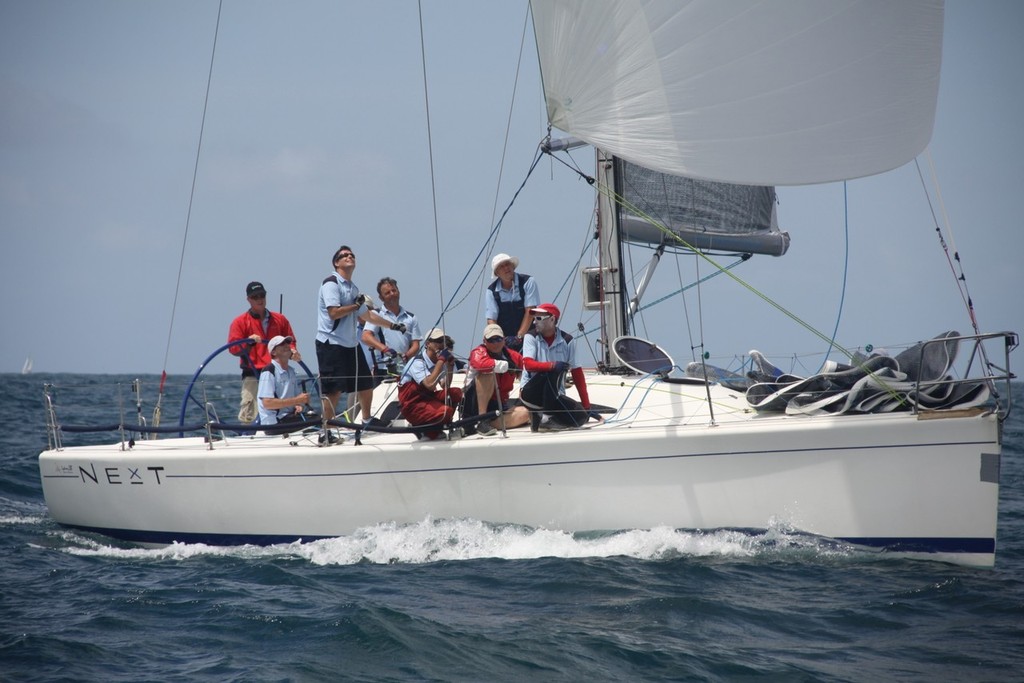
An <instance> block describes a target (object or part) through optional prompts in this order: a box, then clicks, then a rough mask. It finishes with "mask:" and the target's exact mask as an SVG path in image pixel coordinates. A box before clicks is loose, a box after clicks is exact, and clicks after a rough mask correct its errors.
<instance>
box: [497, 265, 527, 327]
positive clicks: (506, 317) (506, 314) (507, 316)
mask: <svg viewBox="0 0 1024 683" xmlns="http://www.w3.org/2000/svg"><path fill="white" fill-rule="evenodd" d="M513 277H514V278H515V280H514V281H513V285H512V286H513V287H516V286H518V289H519V300H518V301H502V300H501V293H500V292H499V291H498V288H499V287H500V286H501V278H495V280H494V282H492V283H491V284H490V285H488V286H487V289H489V290H491V295H492V296H493V297H494V303H495V304H497V306H498V326H499V327H501V331H502V332H504V333H505V336H507V337H511V336H513V335H515V334H517V333H518V332H519V325H520V324H521V323H522V322H523V315H524V314H525V313H526V283H527V282H528V281H529V280H530V276H529V275H527V274H526V273H518V272H517V273H516V274H515V275H514V276H513Z"/></svg>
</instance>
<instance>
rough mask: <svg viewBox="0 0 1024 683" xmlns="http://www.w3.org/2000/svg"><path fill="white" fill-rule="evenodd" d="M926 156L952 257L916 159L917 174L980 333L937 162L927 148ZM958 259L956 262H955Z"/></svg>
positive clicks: (940, 240)
mask: <svg viewBox="0 0 1024 683" xmlns="http://www.w3.org/2000/svg"><path fill="white" fill-rule="evenodd" d="M925 156H927V157H928V166H929V169H930V170H931V173H932V183H934V185H935V194H936V196H937V199H938V202H939V208H940V209H941V211H942V217H943V222H944V223H945V225H946V232H947V233H948V235H949V242H950V244H952V245H953V256H952V257H950V251H949V246H948V245H947V244H946V239H945V237H944V236H943V234H942V228H941V227H940V224H939V219H938V216H936V215H935V207H934V206H933V205H932V197H931V194H930V193H929V192H928V185H927V184H926V183H925V179H924V174H923V172H922V171H921V164H920V163H918V160H917V159H916V158H915V159H914V165H915V166H916V167H917V176H918V178H920V180H921V188H922V189H923V190H924V195H925V198H926V199H927V201H928V208H929V210H930V211H931V212H932V222H933V223H935V234H936V236H938V238H939V245H940V246H941V247H942V251H943V252H944V253H945V255H946V262H947V263H949V270H950V272H952V273H953V279H954V280H955V281H956V287H957V290H958V291H959V292H960V298H961V299H963V302H964V307H965V308H966V309H967V316H968V318H969V319H970V321H971V326H972V327H973V328H974V333H975V334H980V333H981V332H980V330H979V327H978V319H977V316H976V314H975V311H974V301H973V300H972V299H971V292H970V290H969V289H968V287H967V276H966V275H965V274H964V265H963V262H962V261H961V260H960V252H959V251H957V248H956V243H955V242H954V241H953V228H952V226H951V224H950V222H949V215H948V214H947V213H946V207H945V204H944V203H943V201H942V192H941V190H940V189H939V180H938V175H937V174H936V172H935V164H934V163H933V161H932V156H931V153H930V152H929V151H928V150H925ZM953 261H956V264H954V263H953ZM958 267H959V270H960V274H959V275H957V268H958Z"/></svg>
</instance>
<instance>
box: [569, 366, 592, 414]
mask: <svg viewBox="0 0 1024 683" xmlns="http://www.w3.org/2000/svg"><path fill="white" fill-rule="evenodd" d="M572 382H573V385H574V386H575V387H576V391H577V392H579V395H580V403H582V404H583V407H584V408H586V409H587V410H590V393H589V392H588V391H587V378H586V377H585V376H584V374H583V368H573V369H572Z"/></svg>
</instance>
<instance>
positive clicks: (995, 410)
mask: <svg viewBox="0 0 1024 683" xmlns="http://www.w3.org/2000/svg"><path fill="white" fill-rule="evenodd" d="M531 9H532V13H533V22H534V32H535V36H536V41H537V48H538V55H539V58H540V67H541V73H542V78H543V87H544V93H545V99H546V102H547V113H548V119H549V121H550V124H551V125H552V127H553V128H554V129H556V130H560V131H564V132H565V133H566V135H567V136H568V137H567V138H565V139H561V140H560V139H557V138H554V137H552V138H549V139H548V140H546V141H545V144H544V146H545V149H546V150H547V151H548V152H549V153H552V154H557V153H559V150H562V149H566V148H569V147H572V146H576V145H580V144H586V145H590V146H592V147H593V148H594V149H595V158H596V167H597V171H596V173H595V175H594V178H593V180H594V185H595V188H596V196H597V205H598V234H599V258H598V262H597V264H596V265H594V266H591V267H588V268H586V269H584V271H583V272H582V273H581V278H582V279H583V282H584V284H585V286H584V288H583V289H584V306H585V307H587V308H589V309H591V310H594V311H597V312H598V313H599V315H600V318H601V333H600V336H601V340H602V343H601V355H602V357H601V359H600V360H599V362H598V363H597V366H598V367H596V368H593V369H590V370H588V371H587V383H588V387H589V392H590V397H591V400H592V402H593V403H594V404H597V405H599V406H602V407H603V410H604V417H605V419H604V421H603V422H601V423H598V424H591V425H590V426H589V427H588V428H583V429H577V430H569V431H562V432H552V433H543V432H540V433H534V432H531V431H527V430H525V429H521V430H508V431H507V433H505V434H502V435H501V436H499V437H484V436H480V435H476V436H469V437H463V438H456V437H457V436H458V435H457V434H453V435H452V438H450V439H446V440H439V441H420V440H416V439H415V438H413V436H412V435H411V434H410V433H405V432H403V431H402V430H400V429H395V430H390V431H389V430H380V431H377V432H376V433H373V430H371V429H370V428H366V429H362V428H359V429H354V430H353V435H352V437H350V438H349V439H347V440H346V442H345V443H343V444H341V445H330V443H329V442H328V443H320V442H319V441H318V439H317V438H316V430H312V431H310V432H308V433H307V432H296V433H294V434H290V435H286V436H285V437H282V436H280V435H272V434H264V433H258V434H256V435H244V436H243V435H238V434H237V433H236V432H235V431H232V430H231V429H230V427H231V425H229V424H225V423H221V422H219V421H218V420H217V419H216V418H215V417H211V416H209V415H206V416H205V417H204V419H203V420H202V421H200V422H199V423H197V424H186V421H185V408H184V405H183V408H182V414H181V416H180V417H179V423H178V425H174V426H172V428H170V429H169V428H167V427H163V428H156V427H150V426H147V425H145V424H144V423H142V422H141V421H140V422H138V423H135V424H132V423H131V421H130V420H127V419H122V420H121V422H120V423H119V424H118V425H116V426H115V429H116V431H117V432H118V433H119V438H118V439H116V440H115V441H114V443H111V444H108V445H99V446H66V445H65V444H64V439H65V436H66V435H67V434H68V433H70V431H71V430H70V429H69V425H62V423H61V420H60V417H59V415H58V410H57V408H56V407H55V406H54V405H53V403H52V402H51V403H50V407H49V410H48V427H49V428H48V436H49V447H48V449H47V450H46V451H44V452H43V453H42V454H41V455H40V457H39V468H40V476H41V479H42V485H43V492H44V495H45V498H46V503H47V506H48V508H49V511H50V515H51V516H52V517H53V519H54V520H55V521H56V522H58V523H59V524H61V525H64V526H66V527H70V528H73V529H77V530H81V531H86V532H92V533H98V534H103V535H106V536H109V537H113V538H117V539H122V540H126V541H131V542H140V543H171V542H190V543H191V542H202V543H208V544H221V545H226V544H243V543H256V544H272V543H288V542H294V541H298V540H301V541H312V540H316V539H321V538H328V537H335V536H340V535H346V534H352V533H353V532H355V531H357V530H358V529H360V528H364V527H367V526H371V525H375V524H380V523H396V524H406V523H416V522H420V521H422V520H424V519H428V518H433V519H441V518H472V519H477V520H483V521H486V522H490V523H496V524H503V523H508V524H517V525H525V526H528V527H534V528H550V529H560V530H566V531H572V532H612V531H616V530H622V529H647V528H654V527H670V528H676V529H699V530H712V529H739V530H746V531H750V532H757V531H758V530H764V529H766V528H769V527H773V526H776V525H783V526H785V527H786V528H789V529H793V530H794V531H797V532H801V533H806V534H810V535H816V536H820V537H824V538H828V539H834V540H836V541H837V542H841V543H848V544H851V545H854V546H858V547H862V548H870V549H874V550H878V551H880V552H886V553H890V554H893V555H899V556H904V555H906V556H913V557H921V558H927V559H939V560H944V561H950V562H956V563H961V564H967V565H977V566H990V565H992V564H993V563H994V562H995V552H996V526H997V518H998V499H999V463H1000V446H1001V444H1000V436H1001V435H1000V425H1001V422H1002V420H1003V419H1004V418H1005V416H1006V414H1007V412H1008V411H1009V380H1010V378H1011V377H1012V375H1011V373H1010V371H1009V354H1010V351H1011V350H1012V349H1013V348H1014V347H1015V346H1016V344H1017V340H1016V335H1015V334H1013V333H995V334H981V333H975V334H969V335H961V334H959V333H956V332H949V333H943V334H940V335H938V336H936V337H935V338H933V339H930V340H927V341H925V342H923V343H922V344H921V345H919V346H917V347H914V348H913V349H911V350H908V351H905V352H904V353H902V354H900V355H898V356H896V357H888V356H885V355H857V354H852V353H851V354H850V355H849V357H848V358H845V359H844V361H845V362H843V363H834V364H833V365H832V366H830V367H828V368H827V369H826V368H823V370H824V371H823V372H820V373H817V374H813V375H811V376H808V377H794V376H789V375H787V373H784V372H782V371H781V370H779V369H778V368H775V367H773V366H772V365H771V364H770V363H768V362H767V361H766V360H765V359H764V358H763V357H761V356H759V355H758V354H756V352H752V353H751V366H750V371H749V372H747V373H744V374H736V373H729V372H726V371H724V370H722V369H720V368H714V367H711V366H709V365H706V364H705V363H702V362H697V363H695V364H691V366H689V367H688V368H686V370H685V372H682V373H679V372H676V371H675V363H674V361H673V360H672V359H671V358H670V357H669V356H668V355H667V354H666V353H665V352H664V351H663V350H662V349H661V348H660V347H659V346H658V345H657V344H654V343H651V342H649V341H647V340H645V339H641V338H639V337H636V336H632V335H631V332H634V331H635V330H633V329H632V328H631V320H632V318H633V316H634V315H635V313H636V310H637V307H638V304H639V292H641V291H642V289H643V285H642V284H641V286H639V287H638V288H637V290H638V294H637V296H634V297H632V298H630V297H627V296H626V295H625V292H626V291H627V287H626V283H625V279H624V275H623V271H624V267H623V266H624V264H623V261H622V245H623V243H624V242H633V243H645V244H650V245H651V246H652V248H654V249H656V250H657V251H658V253H661V252H664V251H672V250H679V249H685V250H689V251H692V252H693V253H697V254H704V253H707V252H711V251H715V250H719V251H726V252H735V253H742V254H750V253H758V254H770V255H776V256H777V255H780V254H782V253H784V252H785V251H786V248H787V246H788V243H789V236H788V235H787V234H786V233H784V232H782V231H780V230H779V228H778V225H777V221H776V217H775V210H774V189H773V188H774V186H777V185H785V184H807V183H824V182H831V181H835V180H843V179H849V178H856V177H861V176H865V175H871V174H877V173H882V172H884V171H887V170H890V169H893V168H896V167H898V166H900V165H902V164H904V163H906V162H907V161H909V160H911V159H913V158H914V157H915V156H916V155H917V154H918V153H920V152H921V151H922V150H923V148H924V147H925V146H926V145H927V143H928V140H929V138H930V132H931V126H932V119H933V117H934V111H935V103H936V97H937V89H938V77H939V66H940V55H941V38H942V3H941V2H937V1H935V0H915V1H913V2H911V1H907V2H901V3H884V2H845V3H832V2H811V3H808V2H785V3H784V2H775V3H758V2H733V3H720V2H715V1H708V2H702V1H694V2H689V3H682V2H679V3H661V2H653V1H645V0H615V1H612V0H586V1H583V0H576V1H571V0H532V2H531ZM644 187H653V188H656V189H657V191H648V190H644V189H643V188H644ZM652 196H657V197H658V198H660V199H663V200H665V201H664V202H662V204H660V205H656V204H654V203H652V202H651V201H649V200H651V198H652ZM739 205H742V206H744V207H747V208H745V209H744V212H743V213H744V216H751V215H752V216H754V218H744V219H742V220H739V221H737V220H736V219H735V218H734V217H732V215H731V214H733V213H735V211H736V207H737V206H739ZM737 223H742V224H743V225H742V226H741V227H740V228H737V227H736V224H737ZM993 346H994V348H995V349H996V350H997V351H998V353H996V352H994V351H993V350H992V347H993ZM961 349H966V351H964V352H961ZM993 357H994V358H995V360H992V358H993ZM965 358H966V359H967V362H966V366H967V368H968V369H969V370H970V371H972V372H971V374H970V376H967V375H966V374H965V375H963V376H958V375H956V374H955V373H954V370H953V367H954V364H955V363H956V362H957V360H958V359H959V360H960V361H961V362H962V361H963V360H964V359H965ZM202 367H203V366H202V365H201V366H200V369H202ZM391 390H393V387H389V386H388V385H387V384H385V385H382V386H381V387H379V388H378V389H377V392H378V395H377V396H375V399H374V405H386V404H387V402H388V401H389V398H390V397H389V394H388V393H387V392H389V391H391ZM335 424H338V423H335ZM236 426H237V425H236ZM346 426H348V425H346ZM161 430H162V431H164V432H166V431H175V432H177V433H175V434H173V435H171V436H170V437H166V435H161V438H141V437H143V436H149V435H152V434H154V433H159V432H160V431H161ZM196 432H198V435H193V434H195V433H196ZM136 437H140V438H136Z"/></svg>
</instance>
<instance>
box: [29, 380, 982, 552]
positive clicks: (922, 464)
mask: <svg viewBox="0 0 1024 683" xmlns="http://www.w3.org/2000/svg"><path fill="white" fill-rule="evenodd" d="M589 385H590V388H591V398H592V400H594V401H595V403H601V404H604V405H610V406H614V407H616V408H619V410H618V413H617V415H618V416H632V419H631V420H629V421H620V422H616V421H614V420H612V421H610V422H609V423H608V424H603V425H595V426H593V427H591V428H589V429H584V430H577V431H571V432H558V433H547V434H546V433H530V432H529V430H528V429H517V430H510V431H509V432H508V437H507V438H502V437H500V436H499V437H481V436H473V437H468V438H464V439H459V440H455V441H450V442H446V441H441V442H416V441H414V440H413V437H412V436H410V435H405V434H401V435H398V434H372V435H364V439H363V444H362V445H361V446H355V445H353V444H352V442H351V439H349V440H348V441H347V442H346V443H344V444H342V445H335V446H331V447H326V448H325V447H318V446H317V445H316V442H315V437H314V438H313V439H307V438H305V437H301V436H297V435H292V436H291V437H289V438H287V439H284V438H281V437H266V436H258V437H233V438H229V439H227V440H226V441H219V442H216V443H215V444H214V448H213V450H210V449H209V446H208V445H207V444H206V443H204V442H203V440H202V439H201V438H185V439H176V438H174V439H160V440H145V441H138V442H136V444H135V445H134V447H133V448H131V449H130V450H122V448H121V445H120V444H115V445H109V446H92V447H73V448H65V449H63V450H60V451H55V450H51V451H46V452H44V453H43V454H42V455H41V456H40V459H39V466H40V474H41V476H42V482H43V492H44V495H45V497H46V502H47V505H48V507H49V509H50V514H51V515H52V516H53V518H54V519H55V520H56V521H57V522H59V523H61V524H63V525H67V526H72V527H78V528H83V529H88V530H92V531H97V532H101V533H104V534H107V535H110V536H113V537H118V538H124V539H128V540H134V541H140V542H157V543H167V542H171V541H174V540H180V541H189V542H207V543H218V544H237V543H247V542H249V543H273V542H287V541H291V540H295V539H299V538H301V539H304V540H313V539H316V538H322V537H331V536H339V535H345V534H350V533H352V532H354V531H355V530H356V529H359V528H360V527H365V526H369V525H373V524H377V523H381V522H396V523H400V524H401V523H408V522H417V521H420V520H423V519H424V518H426V517H428V516H431V517H433V518H473V519H479V520H484V521H489V522H495V523H515V524H523V525H528V526H531V527H545V528H555V529H562V530H567V531H591V530H617V529H629V528H651V527H657V526H668V527H673V528H685V529H717V528H741V529H764V528H766V527H768V526H770V525H773V524H782V525H785V526H788V527H792V528H793V529H796V530H800V531H804V532H808V533H811V534H817V535H821V536H826V537H830V538H835V539H840V540H843V541H848V542H851V543H855V544H859V545H865V546H869V547H875V548H882V549H886V550H889V551H893V552H900V553H904V552H909V553H915V554H916V553H922V554H924V555H926V556H928V557H933V558H937V559H943V560H949V561H954V562H959V563H964V564H972V565H991V564H993V562H994V558H995V538H996V518H997V509H998V497H999V485H998V469H999V453H1000V443H999V423H998V420H997V418H996V416H995V415H992V414H988V415H977V414H975V415H962V416H959V417H953V416H950V417H943V418H940V419H927V420H923V419H919V418H918V417H917V416H914V415H912V414H909V413H900V414H884V415H864V416H838V417H833V416H815V417H806V416H792V417H791V416H779V417H762V416H755V415H754V414H752V413H751V412H750V411H749V409H747V408H746V403H745V400H744V399H743V396H742V395H740V394H738V393H736V392H731V391H729V390H727V389H724V388H721V387H718V386H712V387H711V391H712V396H713V398H714V400H715V424H714V425H711V424H710V420H709V417H708V414H707V401H706V394H705V387H704V386H703V385H699V386H693V385H680V384H667V383H662V382H654V381H652V380H640V381H639V382H635V383H634V381H633V380H630V379H628V378H627V379H625V380H623V378H619V377H609V376H591V377H590V378H589ZM639 402H642V405H638V403H639ZM952 415H956V413H953V414H952ZM592 424H593V423H592ZM292 443H294V445H291V444H292Z"/></svg>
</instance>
